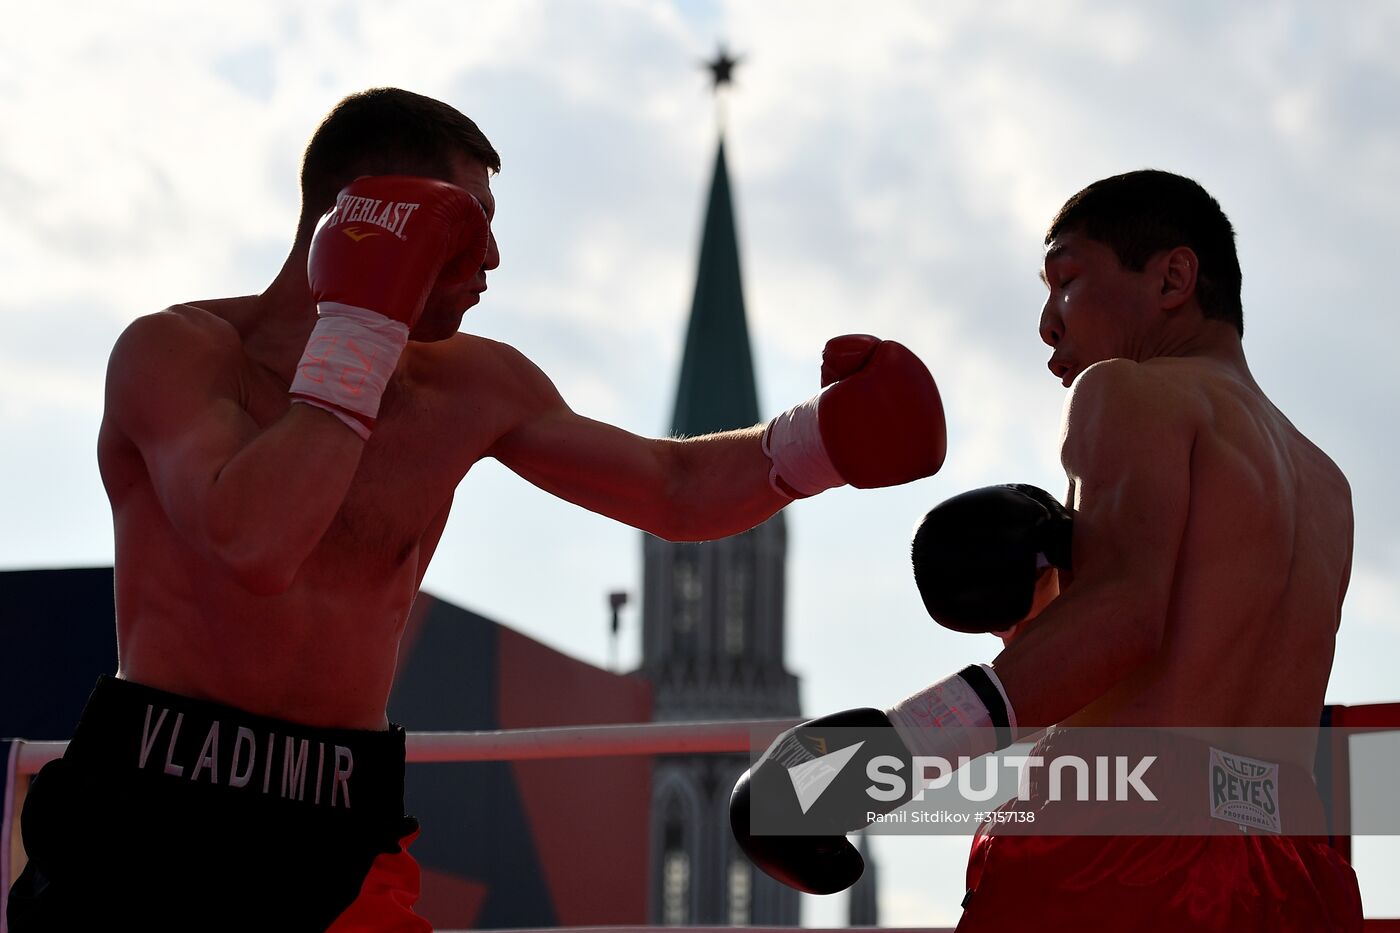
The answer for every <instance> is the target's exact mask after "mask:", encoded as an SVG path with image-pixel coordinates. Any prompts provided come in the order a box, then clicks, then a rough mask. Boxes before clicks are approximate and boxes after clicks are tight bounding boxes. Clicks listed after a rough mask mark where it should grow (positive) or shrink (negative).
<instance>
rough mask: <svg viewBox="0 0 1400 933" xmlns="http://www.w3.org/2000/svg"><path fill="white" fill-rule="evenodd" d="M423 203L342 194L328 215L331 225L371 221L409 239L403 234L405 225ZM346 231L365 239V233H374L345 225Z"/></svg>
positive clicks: (353, 236)
mask: <svg viewBox="0 0 1400 933" xmlns="http://www.w3.org/2000/svg"><path fill="white" fill-rule="evenodd" d="M421 206H422V205H421V204H418V203H415V202H411V201H388V202H386V201H382V200H380V199H379V198H366V197H361V196H359V195H354V194H342V195H341V196H340V197H338V198H336V202H335V210H334V211H333V212H332V213H331V216H330V217H329V218H327V220H326V223H327V224H328V225H333V224H348V223H363V224H372V225H374V226H376V227H383V228H384V229H385V230H387V231H389V232H390V233H392V234H393V235H394V236H396V237H398V238H399V239H400V240H404V239H407V237H405V236H404V228H405V227H406V226H407V225H408V218H410V217H412V216H413V212H414V211H416V210H417V209H418V208H419V207H421ZM344 232H345V235H346V236H348V237H350V239H352V240H356V241H359V240H362V239H364V238H365V237H366V236H374V235H375V234H374V233H373V232H367V231H364V230H362V229H359V228H346V229H345V231H344Z"/></svg>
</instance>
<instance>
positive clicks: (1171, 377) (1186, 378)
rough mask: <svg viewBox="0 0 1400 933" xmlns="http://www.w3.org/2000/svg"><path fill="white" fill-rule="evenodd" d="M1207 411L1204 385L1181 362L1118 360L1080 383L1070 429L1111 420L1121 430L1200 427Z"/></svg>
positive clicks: (1072, 397)
mask: <svg viewBox="0 0 1400 933" xmlns="http://www.w3.org/2000/svg"><path fill="white" fill-rule="evenodd" d="M1164 364H1165V365H1164ZM1206 411H1207V407H1206V400H1205V397H1204V395H1203V393H1202V392H1201V391H1200V389H1199V386H1198V385H1197V384H1196V381H1195V380H1194V379H1192V378H1190V375H1189V372H1188V371H1187V370H1184V369H1183V368H1182V367H1181V366H1180V365H1179V364H1178V363H1177V361H1170V360H1148V361H1147V362H1145V363H1138V362H1135V361H1133V360H1128V359H1112V360H1104V361H1102V362H1099V363H1095V364H1094V365H1092V366H1090V367H1089V368H1088V369H1086V370H1084V372H1082V373H1080V374H1079V378H1077V379H1076V380H1075V381H1074V385H1073V387H1072V388H1071V389H1070V394H1069V399H1068V400H1067V401H1066V403H1065V426H1066V431H1068V430H1070V428H1071V427H1072V426H1075V425H1082V424H1084V423H1086V422H1094V421H1099V420H1102V419H1107V420H1108V421H1110V422H1111V423H1112V426H1113V427H1114V428H1115V429H1119V430H1147V431H1151V430H1153V429H1162V428H1166V427H1181V426H1184V425H1187V424H1192V423H1197V422H1199V420H1200V419H1201V418H1202V417H1204V416H1205V414H1206Z"/></svg>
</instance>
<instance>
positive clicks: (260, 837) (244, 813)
mask: <svg viewBox="0 0 1400 933" xmlns="http://www.w3.org/2000/svg"><path fill="white" fill-rule="evenodd" d="M403 774H404V732H403V729H402V728H400V727H397V726H395V727H392V728H390V729H389V730H387V731H383V732H375V731H353V730H338V729H316V728H311V727H307V726H302V725H298V724H296V723H291V722H283V721H281V720H275V719H268V718H265V717H261V716H253V715H250V714H248V713H244V712H241V711H239V710H236V709H231V708H229V707H225V706H220V705H217V704H214V703H207V702H202V701H197V700H190V699H187V698H185V697H181V696H176V695H174V694H169V693H165V692H162V691H159V690H153V689H151V688H149V687H144V686H141V685H139V684H134V683H131V682H129V681H125V680H117V679H115V678H111V677H103V678H101V679H100V680H99V681H98V684H97V688H96V689H95V690H94V691H93V694H92V696H91V698H90V699H89V700H88V703H87V706H86V707H85V708H84V710H83V715H82V719H81V721H80V722H79V723H78V729H77V731H76V733H75V734H74V736H73V739H72V741H71V742H69V744H68V748H67V751H65V753H64V755H63V757H62V758H60V759H58V760H56V761H52V762H49V763H48V764H47V765H45V766H44V768H43V769H42V770H41V771H40V772H39V774H38V775H36V776H35V778H34V781H33V783H32V784H31V786H30V789H29V793H28V796H27V797H26V799H25V805H24V812H23V815H22V816H21V824H20V825H21V831H22V833H23V837H24V846H25V851H26V852H27V854H28V856H29V861H28V863H27V864H26V866H25V868H24V871H23V872H22V873H21V874H20V876H19V877H18V878H17V879H16V880H15V883H14V886H13V887H12V889H11V892H10V899H9V907H8V911H7V914H8V920H9V926H10V930H11V931H13V933H29V931H37V930H79V929H92V930H99V929H100V930H113V929H121V930H141V931H166V930H170V931H175V930H179V931H190V930H200V931H207V930H229V931H233V930H238V931H247V930H286V931H299V930H307V931H310V930H316V931H322V930H332V931H335V933H351V931H366V933H368V931H371V930H374V931H384V930H395V931H415V933H417V931H427V930H430V929H431V927H430V926H429V924H428V923H427V921H425V920H423V919H422V918H421V917H419V916H417V915H416V914H415V913H414V912H413V903H414V902H415V901H416V900H417V899H418V890H419V872H418V865H417V863H416V862H414V860H413V858H412V857H411V856H410V855H409V854H408V852H407V848H408V845H409V843H411V842H412V841H413V839H414V837H415V836H416V835H417V831H418V824H417V822H416V821H415V820H413V819H412V818H411V817H406V816H405V815H404V812H403Z"/></svg>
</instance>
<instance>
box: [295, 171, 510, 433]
mask: <svg viewBox="0 0 1400 933" xmlns="http://www.w3.org/2000/svg"><path fill="white" fill-rule="evenodd" d="M490 243H491V228H490V223H489V222H488V220H487V218H486V212H485V211H484V210H482V207H481V204H480V202H478V201H477V199H476V198H474V197H472V195H471V194H469V193H468V192H466V191H464V190H462V189H461V188H459V187H457V186H456V185H452V184H449V183H447V182H445V181H437V180H434V179H431V178H416V177H413V176H407V175H378V176H372V175H371V176H365V177H362V178H357V179H355V180H354V181H353V182H351V183H350V184H349V185H346V186H345V188H344V189H343V190H342V191H341V192H340V194H339V195H338V196H337V198H336V204H335V207H334V208H333V209H331V210H330V211H329V212H327V214H326V216H325V217H323V218H321V222H320V224H319V225H318V226H317V228H316V234H315V236H314V237H313V238H312V241H311V252H310V256H309V257H308V259H307V269H306V275H307V281H308V283H309V284H310V286H311V294H312V296H313V297H314V298H315V299H316V310H317V313H318V320H317V322H316V327H315V329H314V330H312V332H311V338H310V339H309V340H308V341H307V343H306V352H305V353H304V354H303V355H302V358H301V362H300V363H299V364H298V365H297V374H296V377H295V378H294V379H293V380H292V385H291V390H290V391H291V396H292V400H293V401H294V402H301V403H303V404H307V405H313V406H315V407H317V408H321V409H324V410H325V411H328V412H330V413H331V414H333V415H335V416H336V417H337V418H339V419H340V420H341V421H342V422H344V423H345V425H346V426H347V427H349V428H350V429H351V430H352V431H354V432H355V433H356V434H358V435H360V437H362V438H366V439H367V438H368V437H369V432H370V429H371V428H373V427H374V419H375V417H376V416H377V415H378V413H379V402H380V400H381V398H382V397H383V395H384V387H385V385H387V384H388V381H389V376H390V375H391V374H392V373H393V371H394V367H395V366H397V365H398V360H399V356H400V355H401V354H402V353H403V348H404V347H405V346H406V345H407V343H408V334H409V331H410V330H411V329H412V327H413V325H414V324H415V323H416V322H417V321H418V318H419V316H420V315H421V314H422V313H423V306H424V304H425V303H426V302H427V300H428V295H429V294H430V293H431V292H432V290H433V287H434V286H435V285H436V284H439V283H440V284H443V285H455V284H459V283H463V282H470V281H471V280H472V279H473V278H475V277H476V274H477V273H478V272H479V271H480V269H481V265H482V263H484V262H485V261H486V255H487V251H488V250H489V249H490Z"/></svg>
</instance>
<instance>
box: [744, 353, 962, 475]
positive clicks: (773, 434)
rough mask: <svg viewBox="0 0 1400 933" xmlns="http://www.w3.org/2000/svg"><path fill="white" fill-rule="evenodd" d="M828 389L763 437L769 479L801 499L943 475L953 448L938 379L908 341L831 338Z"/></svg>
mask: <svg viewBox="0 0 1400 933" xmlns="http://www.w3.org/2000/svg"><path fill="white" fill-rule="evenodd" d="M822 384H823V385H824V386H826V388H825V389H824V391H822V392H821V393H820V394H818V395H816V396H813V397H812V398H811V399H809V400H808V401H806V402H804V403H803V404H801V405H798V406H797V407H795V408H793V409H791V410H790V411H787V412H785V413H783V414H781V415H779V416H778V417H777V418H774V419H773V420H772V421H771V422H770V423H769V425H768V429H767V430H766V431H765V432H764V434H763V450H764V453H766V454H768V456H769V459H771V460H772V461H773V469H772V471H771V472H770V474H769V479H770V481H771V482H772V484H773V487H774V488H775V489H777V490H778V491H779V492H781V493H783V494H784V495H787V496H790V497H793V498H802V497H805V496H811V495H815V494H816V493H819V492H821V491H822V490H824V489H830V488H831V487H833V486H840V485H843V484H849V485H852V486H857V487H860V488H862V489H870V488H874V487H878V486H897V485H899V484H901V483H907V482H910V481H912V480H916V479H920V478H921V477H924V476H931V475H933V474H934V473H936V472H938V469H939V468H940V467H941V466H942V465H943V457H944V454H945V453H946V452H947V444H948V438H947V427H946V425H945V423H944V419H943V404H942V401H941V400H940V399H939V396H938V387H937V386H936V385H935V384H934V381H933V377H932V376H931V375H929V371H928V369H927V368H926V367H925V366H924V364H923V362H922V361H920V360H919V358H918V357H917V356H915V355H914V354H913V353H911V352H909V350H908V349H907V348H905V347H904V346H903V345H902V344H898V343H895V342H894V341H890V340H879V339H877V338H875V337H871V336H869V335H866V334H848V335H846V336H844V337H835V338H833V339H831V340H829V341H828V342H827V345H826V349H825V350H824V351H823V352H822Z"/></svg>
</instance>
